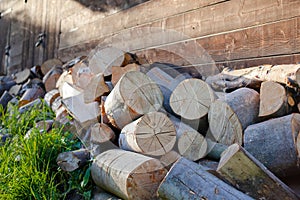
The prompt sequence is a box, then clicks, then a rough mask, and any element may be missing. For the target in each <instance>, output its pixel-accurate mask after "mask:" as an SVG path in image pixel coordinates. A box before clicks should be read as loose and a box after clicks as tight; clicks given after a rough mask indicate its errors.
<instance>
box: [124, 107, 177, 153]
mask: <svg viewBox="0 0 300 200" xmlns="http://www.w3.org/2000/svg"><path fill="white" fill-rule="evenodd" d="M175 142H176V131H175V127H174V125H173V123H172V121H171V120H170V119H169V118H168V117H167V116H166V115H165V114H163V113H160V112H151V113H148V114H145V115H144V116H142V117H140V118H139V119H137V120H136V121H133V122H132V123H130V124H128V125H126V126H125V127H124V128H123V129H122V131H121V134H120V138H119V145H120V147H121V148H122V149H125V150H130V151H135V152H138V153H143V154H147V155H152V156H160V155H164V154H166V153H167V152H169V151H171V150H172V148H173V147H174V145H175Z"/></svg>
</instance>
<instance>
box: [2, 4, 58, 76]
mask: <svg viewBox="0 0 300 200" xmlns="http://www.w3.org/2000/svg"><path fill="white" fill-rule="evenodd" d="M60 5H61V0H39V1H33V0H27V2H25V0H2V1H1V2H0V12H1V19H0V29H1V31H0V38H1V42H0V63H1V73H6V72H7V73H13V72H15V71H18V70H21V69H23V68H29V67H32V66H33V65H40V64H42V62H43V61H45V60H47V59H48V58H53V57H56V56H57V52H58V51H57V50H58V43H59V28H60V26H59V22H60V16H59V14H60V12H59V10H60ZM40 33H45V34H46V37H45V40H44V41H45V47H43V46H42V45H40V46H39V47H35V43H36V42H37V41H38V35H39V34H40ZM5 46H10V51H9V56H6V55H5V53H4V49H5Z"/></svg>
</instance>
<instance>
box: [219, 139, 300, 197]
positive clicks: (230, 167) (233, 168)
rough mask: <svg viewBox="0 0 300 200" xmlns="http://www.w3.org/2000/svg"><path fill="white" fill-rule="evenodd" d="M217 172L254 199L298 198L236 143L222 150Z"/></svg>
mask: <svg viewBox="0 0 300 200" xmlns="http://www.w3.org/2000/svg"><path fill="white" fill-rule="evenodd" d="M217 172H218V173H219V174H220V176H221V177H222V178H223V179H224V180H226V181H228V182H229V183H231V184H232V185H233V186H235V187H236V188H238V189H239V190H240V191H242V192H244V193H246V194H248V195H249V196H252V197H253V198H255V199H274V200H276V199H278V200H282V199H290V200H292V199H293V200H296V199H299V198H300V197H298V196H297V195H296V194H295V193H294V192H293V191H292V190H291V189H290V188H289V187H288V186H287V185H285V184H284V183H283V182H282V181H281V180H279V179H278V178H277V177H276V176H275V175H274V174H272V173H271V172H270V171H269V170H267V169H266V167H265V166H264V165H263V164H262V163H261V162H259V161H258V160H256V159H255V158H254V157H253V156H252V155H251V154H250V153H248V152H247V151H245V150H244V149H243V148H242V147H241V146H240V145H238V144H233V145H231V146H230V147H228V149H227V150H226V151H225V152H224V154H223V155H222V158H221V160H220V163H219V166H218V169H217Z"/></svg>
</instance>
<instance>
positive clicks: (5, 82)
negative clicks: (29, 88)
mask: <svg viewBox="0 0 300 200" xmlns="http://www.w3.org/2000/svg"><path fill="white" fill-rule="evenodd" d="M14 85H16V82H15V81H14V80H12V79H11V78H9V79H7V78H2V79H0V95H2V94H3V93H4V91H5V90H7V91H8V90H10V88H11V87H13V86H14Z"/></svg>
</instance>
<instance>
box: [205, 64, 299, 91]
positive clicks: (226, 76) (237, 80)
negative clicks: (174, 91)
mask: <svg viewBox="0 0 300 200" xmlns="http://www.w3.org/2000/svg"><path fill="white" fill-rule="evenodd" d="M299 69H300V65H295V64H290V65H262V66H257V67H249V68H245V69H238V70H228V69H225V70H223V71H222V72H221V73H220V74H217V75H215V76H211V77H208V78H207V79H206V82H207V83H208V84H210V85H211V87H212V88H213V89H214V90H218V91H226V90H229V89H236V88H240V87H251V88H256V89H257V88H259V87H260V83H261V82H262V81H275V82H279V83H283V84H286V85H288V86H292V87H299V85H300V70H299Z"/></svg>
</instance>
